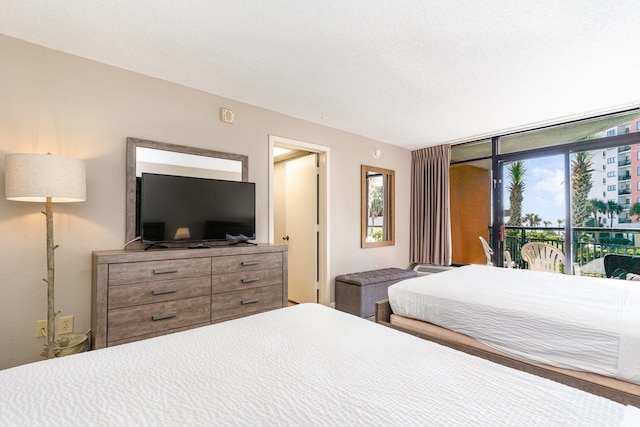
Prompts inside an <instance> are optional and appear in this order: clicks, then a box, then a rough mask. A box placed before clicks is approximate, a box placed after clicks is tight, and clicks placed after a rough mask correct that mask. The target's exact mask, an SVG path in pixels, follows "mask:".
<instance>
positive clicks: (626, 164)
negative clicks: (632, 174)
mask: <svg viewBox="0 0 640 427" xmlns="http://www.w3.org/2000/svg"><path fill="white" fill-rule="evenodd" d="M630 164H631V160H630V159H625V160H620V161H619V162H618V167H619V168H620V167H623V166H629V165H630Z"/></svg>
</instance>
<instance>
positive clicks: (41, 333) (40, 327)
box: [35, 320, 48, 338]
mask: <svg viewBox="0 0 640 427" xmlns="http://www.w3.org/2000/svg"><path fill="white" fill-rule="evenodd" d="M47 331H48V328H47V321H46V320H36V334H35V337H36V338H40V337H46V336H47Z"/></svg>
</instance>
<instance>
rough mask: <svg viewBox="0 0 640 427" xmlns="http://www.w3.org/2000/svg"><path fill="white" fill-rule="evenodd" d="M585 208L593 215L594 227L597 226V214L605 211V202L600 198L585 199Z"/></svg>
mask: <svg viewBox="0 0 640 427" xmlns="http://www.w3.org/2000/svg"><path fill="white" fill-rule="evenodd" d="M586 210H587V212H588V213H589V215H593V224H594V227H597V226H598V214H599V213H607V204H606V203H605V202H604V201H603V200H600V199H590V200H587V204H586Z"/></svg>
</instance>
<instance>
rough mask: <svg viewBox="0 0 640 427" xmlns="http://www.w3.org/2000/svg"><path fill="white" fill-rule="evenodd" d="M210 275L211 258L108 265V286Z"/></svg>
mask: <svg viewBox="0 0 640 427" xmlns="http://www.w3.org/2000/svg"><path fill="white" fill-rule="evenodd" d="M209 275H211V258H192V259H172V260H164V261H143V262H130V263H123V264H111V265H109V286H117V285H126V284H130V283H143V282H152V281H158V280H169V279H184V278H187V277H200V276H209Z"/></svg>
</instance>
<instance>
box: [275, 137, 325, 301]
mask: <svg viewBox="0 0 640 427" xmlns="http://www.w3.org/2000/svg"><path fill="white" fill-rule="evenodd" d="M276 146H277V147H281V148H289V149H292V150H305V151H309V152H312V153H318V158H319V166H320V168H319V169H320V170H319V171H318V172H319V175H320V188H319V189H318V212H319V218H318V220H319V221H320V224H319V225H320V231H319V233H318V268H319V271H318V276H319V283H318V290H319V295H318V303H320V304H323V305H327V306H329V305H330V304H331V283H330V282H329V200H330V198H329V147H325V146H323V145H317V144H310V143H308V142H303V141H297V140H294V139H289V138H284V137H280V136H276V135H269V157H268V158H269V243H271V244H273V243H275V240H274V220H275V219H274V201H273V192H274V183H273V147H276ZM278 243H279V242H278Z"/></svg>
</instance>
